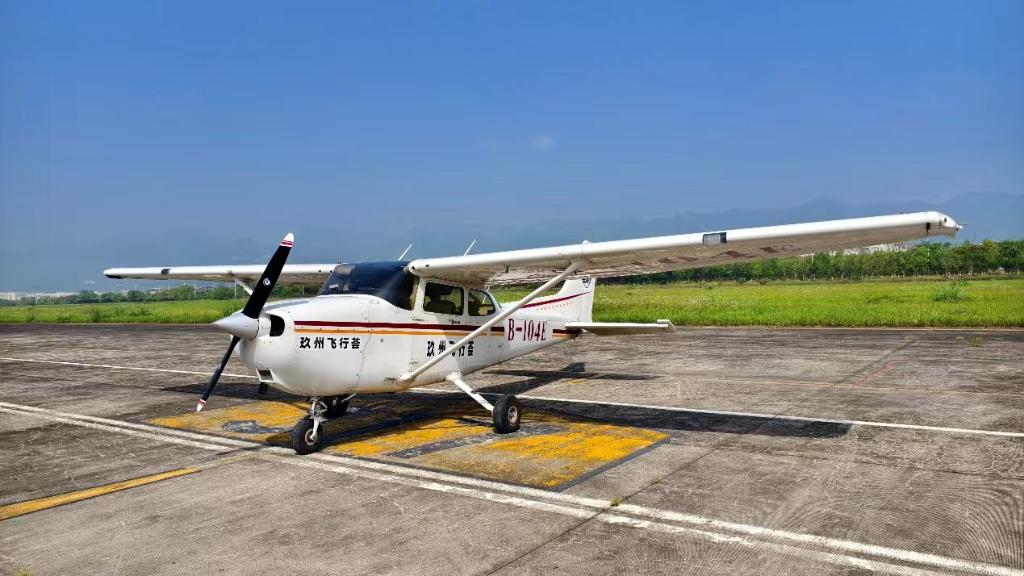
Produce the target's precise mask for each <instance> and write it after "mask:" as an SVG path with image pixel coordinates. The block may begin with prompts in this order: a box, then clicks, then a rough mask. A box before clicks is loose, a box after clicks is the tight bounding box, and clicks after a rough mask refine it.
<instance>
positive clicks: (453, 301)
mask: <svg viewBox="0 0 1024 576" xmlns="http://www.w3.org/2000/svg"><path fill="white" fill-rule="evenodd" d="M423 311H424V312H433V313H434V314H448V315H451V316H462V288H459V287H458V286H449V285H447V284H438V283H437V282H427V284H426V286H424V287H423Z"/></svg>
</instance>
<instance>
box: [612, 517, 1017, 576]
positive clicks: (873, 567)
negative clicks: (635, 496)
mask: <svg viewBox="0 0 1024 576" xmlns="http://www.w3.org/2000/svg"><path fill="white" fill-rule="evenodd" d="M598 519H599V520H602V521H603V522H605V523H607V524H618V525H624V526H630V527H632V528H640V529H643V530H655V531H658V532H665V533H668V534H688V535H693V536H698V537H703V538H706V539H708V540H711V541H713V542H719V543H730V544H739V545H743V546H757V545H762V546H763V545H764V544H763V543H762V542H760V541H751V540H747V539H746V538H742V537H739V536H722V535H721V534H717V533H715V532H706V531H704V530H697V529H695V528H685V527H682V526H672V525H670V524H663V523H660V522H651V521H649V520H637V519H635V518H629V517H627V516H619V515H617V514H602V515H601V516H599V517H598ZM767 547H768V548H769V549H771V550H773V551H775V552H786V553H787V554H789V555H791V556H796V557H798V558H813V559H815V560H821V561H824V562H828V563H830V564H838V565H840V566H850V567H853V568H860V569H862V570H870V571H872V572H889V573H892V574H900V575H903V576H934V575H935V571H934V570H921V569H918V568H911V567H909V566H903V565H900V564H890V563H888V562H879V561H877V560H867V559H865V558H860V557H857V556H845V555H842V554H832V553H831V552H819V551H817V550H807V549H805V548H796V547H793V546H787V545H785V544H774V543H773V544H771V545H769V546H767ZM1000 568H1001V567H1000Z"/></svg>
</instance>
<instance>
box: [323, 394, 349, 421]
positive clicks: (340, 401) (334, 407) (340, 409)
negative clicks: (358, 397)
mask: <svg viewBox="0 0 1024 576" xmlns="http://www.w3.org/2000/svg"><path fill="white" fill-rule="evenodd" d="M324 403H325V404H327V412H325V413H324V416H325V417H327V418H328V419H330V420H334V419H335V418H341V417H342V416H344V415H345V412H348V399H347V398H343V397H341V396H331V397H330V398H329V399H327V400H326V401H325V402H324Z"/></svg>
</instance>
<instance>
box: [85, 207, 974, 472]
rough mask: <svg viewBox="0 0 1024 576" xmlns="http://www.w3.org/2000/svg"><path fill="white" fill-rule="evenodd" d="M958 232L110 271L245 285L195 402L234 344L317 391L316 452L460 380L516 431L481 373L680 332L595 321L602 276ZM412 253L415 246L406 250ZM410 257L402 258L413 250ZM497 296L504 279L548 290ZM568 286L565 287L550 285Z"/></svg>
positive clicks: (306, 429)
mask: <svg viewBox="0 0 1024 576" xmlns="http://www.w3.org/2000/svg"><path fill="white" fill-rule="evenodd" d="M960 228H961V226H960V225H958V224H957V223H956V221H954V220H953V219H952V218H950V217H949V216H946V215H945V214H942V213H939V212H934V211H933V212H918V213H913V214H897V215H888V216H874V217H868V218H852V219H845V220H831V221H825V222H811V223H803V224H787V225H781V226H767V227H759V228H745V229H736V230H721V231H714V232H701V233H695V234H682V235H673V236H660V237H653V238H640V239H631V240H615V241H607V242H593V243H590V242H586V241H584V242H582V243H580V244H572V245H565V246H554V247H547V248H533V249H526V250H514V251H507V252H492V253H481V254H468V250H467V254H464V255H462V256H450V257H443V258H420V259H415V260H402V259H399V260H397V261H385V262H356V263H340V264H286V263H285V262H286V260H287V258H288V254H289V252H290V251H291V249H292V246H293V243H294V236H293V235H292V234H290V233H289V234H288V235H287V236H285V237H284V239H283V240H282V241H281V243H280V245H279V246H278V248H277V250H276V252H275V253H274V254H273V256H272V257H271V259H270V261H269V262H268V263H267V265H266V266H260V265H244V266H235V265H224V266H172V267H162V268H161V267H154V268H111V269H108V270H105V271H104V274H105V275H106V276H107V277H109V278H117V279H123V278H137V279H146V280H172V279H178V280H210V281H221V282H234V283H236V284H238V285H239V286H241V287H242V288H244V289H245V290H246V292H248V293H249V299H248V301H247V302H246V303H245V306H244V307H243V308H242V309H241V310H239V311H238V312H235V313H233V314H231V315H229V316H227V317H225V318H222V319H220V320H217V321H216V322H214V323H213V325H214V326H215V327H216V328H218V329H220V330H222V331H224V332H226V333H227V334H229V335H230V336H231V341H230V343H229V344H228V348H227V351H226V352H225V354H224V356H223V358H222V359H221V362H220V365H219V366H218V367H217V369H216V371H215V372H214V373H213V375H212V377H211V378H210V381H209V383H208V384H207V386H206V389H205V391H204V392H203V395H202V396H201V397H200V399H199V401H198V404H197V406H196V411H197V412H198V411H201V410H202V409H203V407H204V406H205V405H206V403H207V401H208V400H209V398H210V395H211V394H212V392H213V390H214V388H215V386H216V385H217V382H218V380H219V379H220V376H221V373H222V372H223V371H224V367H225V366H226V365H227V363H228V360H229V359H230V357H231V354H232V353H233V351H234V350H235V349H236V347H237V349H238V356H239V358H240V359H241V361H242V363H243V364H245V365H246V366H247V367H249V368H251V369H253V370H255V371H256V373H257V374H258V376H259V392H260V393H265V392H266V391H267V387H268V386H270V387H273V388H276V389H278V390H281V391H283V392H285V393H288V394H294V395H298V396H305V397H307V398H308V399H309V414H308V415H307V416H305V417H303V418H302V419H301V420H299V421H298V423H296V425H295V427H294V428H293V430H292V434H291V443H292V448H293V449H294V450H295V452H297V453H299V454H309V453H312V452H316V451H318V450H319V449H320V448H321V447H322V445H323V440H324V432H323V431H324V423H325V422H327V421H329V420H331V419H334V418H339V417H341V416H343V415H344V414H345V412H346V410H347V409H348V404H349V400H351V399H352V397H353V396H355V395H356V394H358V393H380V392H399V391H403V390H407V389H410V388H413V387H418V386H426V385H429V384H434V383H438V382H446V381H447V382H450V383H452V384H454V385H455V386H456V387H458V388H459V389H460V390H462V391H463V392H464V393H466V394H467V395H468V396H469V397H470V398H472V399H473V400H474V401H476V402H477V403H478V404H480V406H482V407H483V408H484V409H485V410H487V411H488V412H490V413H491V416H492V420H493V423H494V430H495V431H496V432H497V433H499V434H507V433H510V432H515V431H516V430H518V429H519V424H520V421H521V418H522V408H521V407H520V404H519V402H518V400H517V399H516V397H515V396H514V395H510V394H504V395H501V396H499V397H498V398H497V400H496V401H495V402H493V403H491V402H490V401H488V400H487V399H486V398H484V397H483V396H482V395H480V394H479V393H478V392H477V391H476V390H474V389H473V387H472V386H470V385H469V384H468V383H466V381H465V380H464V378H465V377H466V376H468V375H469V374H472V373H474V372H476V371H478V370H482V369H484V368H488V367H490V366H494V365H496V364H500V363H502V362H506V361H508V360H511V359H513V358H517V357H519V356H522V355H524V354H528V353H530V352H534V351H537V350H540V349H542V348H546V347H548V346H551V345H554V344H558V343H561V342H565V341H567V340H570V339H574V338H577V337H578V336H580V334H581V333H583V332H589V333H592V334H595V335H597V336H612V335H628V334H656V333H666V332H674V331H675V327H674V326H673V325H672V323H671V322H670V321H668V320H658V321H656V322H653V323H616V322H595V321H593V318H592V316H591V308H592V306H593V302H594V290H595V287H596V285H597V279H598V278H607V277H621V276H629V275H635V274H650V273H654V272H664V271H670V270H683V269H692V268H702V267H707V266H714V265H719V264H728V263H735V262H749V261H753V260H762V259H771V258H780V257H785V256H799V255H806V254H814V253H820V252H830V251H837V250H843V249H848V248H855V247H862V246H874V245H879V244H887V243H893V242H903V241H908V240H915V239H919V238H927V237H933V236H947V237H955V236H956V233H957V231H958V230H959V229H960ZM407 251H408V250H407ZM404 255H405V254H404V253H403V256H404ZM279 282H280V283H285V284H302V285H310V284H321V285H322V288H321V290H320V292H319V294H318V295H317V296H316V297H313V298H304V299H298V300H287V301H278V302H273V303H271V304H267V299H268V298H269V297H270V294H271V292H272V291H273V289H274V286H275V285H277V284H278V283H279ZM538 283H539V286H537V287H536V288H535V289H533V290H532V291H531V292H530V293H529V294H528V295H527V296H526V297H524V298H522V299H520V300H518V301H516V302H511V303H504V304H499V303H498V302H497V300H495V298H494V296H492V295H491V293H490V292H489V291H488V288H490V287H493V286H509V285H522V284H538ZM558 284H561V286H560V288H559V290H558V291H557V292H556V293H554V294H549V295H544V293H545V292H547V291H549V290H551V289H553V288H554V287H555V286H556V285H558Z"/></svg>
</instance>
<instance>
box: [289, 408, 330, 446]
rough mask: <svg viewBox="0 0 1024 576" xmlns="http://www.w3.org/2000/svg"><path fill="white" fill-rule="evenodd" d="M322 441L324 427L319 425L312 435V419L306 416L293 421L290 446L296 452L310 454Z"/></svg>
mask: <svg viewBox="0 0 1024 576" xmlns="http://www.w3.org/2000/svg"><path fill="white" fill-rule="evenodd" d="M323 443H324V427H323V425H321V426H320V427H319V429H318V430H317V434H316V436H313V419H312V418H309V417H306V418H303V419H302V420H299V421H298V422H296V423H295V428H292V448H293V449H294V450H295V453H296V454H312V453H313V452H317V451H319V450H320V447H321V446H323Z"/></svg>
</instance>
